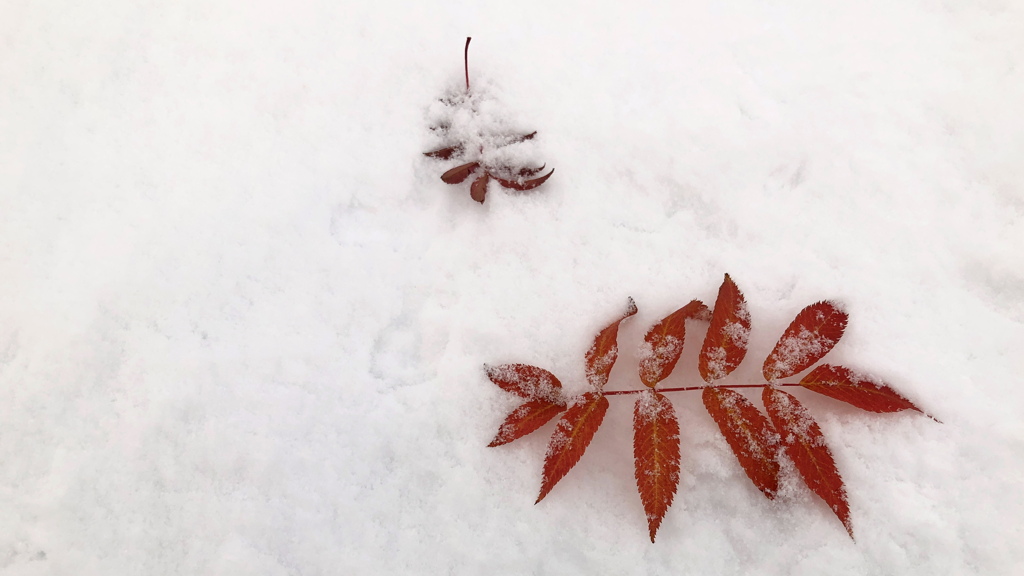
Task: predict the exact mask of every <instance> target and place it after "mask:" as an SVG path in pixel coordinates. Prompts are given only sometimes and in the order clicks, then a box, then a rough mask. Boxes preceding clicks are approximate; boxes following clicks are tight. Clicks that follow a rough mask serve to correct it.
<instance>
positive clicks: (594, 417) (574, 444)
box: [535, 392, 608, 503]
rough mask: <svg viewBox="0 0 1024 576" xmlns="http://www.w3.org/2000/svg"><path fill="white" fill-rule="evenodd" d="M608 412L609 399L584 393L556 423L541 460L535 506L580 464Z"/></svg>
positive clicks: (592, 393)
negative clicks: (538, 493)
mask: <svg viewBox="0 0 1024 576" xmlns="http://www.w3.org/2000/svg"><path fill="white" fill-rule="evenodd" d="M607 411H608V398H606V397H605V396H604V395H602V394H599V393H597V392H587V393H586V394H583V395H582V396H580V397H579V398H577V400H576V402H574V403H573V405H572V406H570V407H569V409H568V410H567V411H566V412H565V414H563V415H562V417H561V418H560V419H559V420H558V424H557V425H556V426H555V431H554V433H553V434H552V435H551V440H550V441H549V442H548V450H547V453H546V454H545V456H544V472H543V476H542V479H541V487H540V495H539V496H537V502H540V501H541V500H543V499H544V497H545V496H547V495H548V493H549V492H551V489H552V488H554V487H555V484H557V483H558V481H559V480H561V479H562V478H564V477H565V475H566V474H568V473H569V470H572V468H573V466H575V465H576V464H577V463H578V462H579V461H580V458H582V457H583V452H585V451H586V449H587V446H589V445H590V441H591V440H593V439H594V434H595V433H596V432H597V429H598V428H599V427H600V426H601V422H602V421H603V420H604V415H605V413H606V412H607ZM535 503H536V502H535Z"/></svg>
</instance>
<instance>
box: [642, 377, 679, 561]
mask: <svg viewBox="0 0 1024 576" xmlns="http://www.w3.org/2000/svg"><path fill="white" fill-rule="evenodd" d="M633 462H634V464H635V473H634V475H635V476H636V487H637V490H638V491H639V492H640V501H641V502H642V503H643V505H644V512H645V513H646V514H647V528H648V531H649V532H650V536H651V542H654V536H655V535H656V534H657V533H658V527H659V526H661V520H662V519H663V518H664V517H665V512H667V511H668V508H669V506H671V505H672V500H673V499H674V498H675V495H676V488H677V487H678V486H679V421H678V420H677V419H676V412H675V409H673V408H672V402H670V401H669V399H668V398H666V397H665V396H663V395H661V394H659V393H658V392H655V391H654V390H647V391H645V392H642V393H641V394H640V398H638V399H637V401H636V406H635V408H634V409H633Z"/></svg>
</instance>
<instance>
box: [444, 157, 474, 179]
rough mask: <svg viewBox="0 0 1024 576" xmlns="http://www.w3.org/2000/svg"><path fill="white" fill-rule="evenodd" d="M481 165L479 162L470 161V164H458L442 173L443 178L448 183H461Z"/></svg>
mask: <svg viewBox="0 0 1024 576" xmlns="http://www.w3.org/2000/svg"><path fill="white" fill-rule="evenodd" d="M479 166H480V163H479V162H469V163H468V164H462V165H459V166H456V167H455V168H452V169H451V170H448V171H447V172H445V173H444V174H441V180H443V181H444V182H445V183H446V184H460V183H462V182H463V181H465V179H466V178H469V175H470V174H472V173H473V172H474V171H475V170H476V169H477V168H478V167H479Z"/></svg>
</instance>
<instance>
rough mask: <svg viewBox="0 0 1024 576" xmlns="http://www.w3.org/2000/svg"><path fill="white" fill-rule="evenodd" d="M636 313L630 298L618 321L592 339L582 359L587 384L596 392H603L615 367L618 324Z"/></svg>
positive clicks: (617, 355)
mask: <svg viewBox="0 0 1024 576" xmlns="http://www.w3.org/2000/svg"><path fill="white" fill-rule="evenodd" d="M636 312H637V308H636V302H634V301H633V299H632V298H630V299H629V300H628V302H627V305H626V312H625V313H624V314H623V315H622V316H621V317H620V318H619V319H618V320H616V321H615V322H612V323H611V324H609V325H608V326H606V327H605V328H604V329H603V330H601V331H600V332H598V334H597V337H596V338H594V343H593V344H592V345H591V346H590V349H589V350H587V355H586V357H585V359H584V360H585V362H586V372H587V382H589V383H590V385H591V386H593V387H594V389H595V390H597V391H598V392H600V391H601V390H603V389H604V385H605V384H607V383H608V375H609V374H611V371H612V367H613V366H615V361H616V360H617V359H618V357H619V345H618V335H619V324H621V323H622V321H623V320H625V319H626V318H629V317H630V316H633V315H634V314H636Z"/></svg>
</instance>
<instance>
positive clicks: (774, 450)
mask: <svg viewBox="0 0 1024 576" xmlns="http://www.w3.org/2000/svg"><path fill="white" fill-rule="evenodd" d="M704 407H705V408H707V410H708V414H710V415H711V418H712V419H713V420H714V421H715V423H716V424H718V429H719V430H721V431H722V435H723V436H725V440H726V441H727V442H728V443H729V447H730V448H732V453H733V454H735V455H736V459H737V460H739V463H740V466H741V467H743V471H744V472H746V473H747V477H748V478H750V480H751V482H753V483H754V486H757V489H758V490H760V491H761V492H762V493H763V494H764V495H765V496H767V497H768V499H770V500H771V499H774V498H775V494H776V493H778V491H779V461H778V456H777V454H778V437H779V435H778V434H777V433H776V432H775V429H774V428H772V425H771V423H770V422H768V419H767V418H765V417H764V415H763V414H761V412H760V411H759V410H758V409H757V407H755V406H754V404H753V403H752V402H750V400H747V399H746V398H744V397H743V395H742V394H740V393H739V392H734V391H733V390H729V389H727V388H711V387H709V388H705V389H704Z"/></svg>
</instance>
